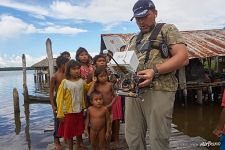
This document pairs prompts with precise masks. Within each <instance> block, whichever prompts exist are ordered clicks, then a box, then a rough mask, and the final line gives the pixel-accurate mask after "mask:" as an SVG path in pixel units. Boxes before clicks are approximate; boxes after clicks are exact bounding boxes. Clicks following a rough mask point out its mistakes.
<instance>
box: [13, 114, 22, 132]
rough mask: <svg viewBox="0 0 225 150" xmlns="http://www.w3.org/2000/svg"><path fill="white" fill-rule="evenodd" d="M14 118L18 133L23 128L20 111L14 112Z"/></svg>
mask: <svg viewBox="0 0 225 150" xmlns="http://www.w3.org/2000/svg"><path fill="white" fill-rule="evenodd" d="M14 119H15V126H16V128H15V132H16V135H18V134H19V133H20V130H21V121H20V112H15V113H14Z"/></svg>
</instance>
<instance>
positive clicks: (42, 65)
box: [31, 58, 56, 68]
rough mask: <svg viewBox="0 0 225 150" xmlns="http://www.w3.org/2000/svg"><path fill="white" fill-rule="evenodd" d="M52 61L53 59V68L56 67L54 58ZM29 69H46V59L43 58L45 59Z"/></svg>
mask: <svg viewBox="0 0 225 150" xmlns="http://www.w3.org/2000/svg"><path fill="white" fill-rule="evenodd" d="M53 59H54V67H56V58H53ZM31 67H34V68H44V67H48V59H47V58H45V59H43V60H41V61H39V62H37V63H36V64H33V65H32V66H31Z"/></svg>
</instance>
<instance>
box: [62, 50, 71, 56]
mask: <svg viewBox="0 0 225 150" xmlns="http://www.w3.org/2000/svg"><path fill="white" fill-rule="evenodd" d="M64 55H68V56H70V53H69V52H67V51H64V52H62V53H60V56H64Z"/></svg>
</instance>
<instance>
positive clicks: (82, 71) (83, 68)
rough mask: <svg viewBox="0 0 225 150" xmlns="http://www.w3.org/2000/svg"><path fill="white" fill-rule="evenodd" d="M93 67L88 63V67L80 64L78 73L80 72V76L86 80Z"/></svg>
mask: <svg viewBox="0 0 225 150" xmlns="http://www.w3.org/2000/svg"><path fill="white" fill-rule="evenodd" d="M93 70H94V68H93V66H92V65H89V66H88V67H86V66H81V67H80V74H81V77H82V78H83V79H84V80H87V78H88V75H89V74H91V73H92V72H93Z"/></svg>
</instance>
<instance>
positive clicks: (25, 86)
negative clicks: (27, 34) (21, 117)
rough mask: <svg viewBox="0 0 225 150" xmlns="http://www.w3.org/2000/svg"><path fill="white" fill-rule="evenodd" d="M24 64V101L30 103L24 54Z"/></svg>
mask: <svg viewBox="0 0 225 150" xmlns="http://www.w3.org/2000/svg"><path fill="white" fill-rule="evenodd" d="M22 64H23V94H24V100H25V101H26V102H28V101H29V98H28V89H27V73H26V57H25V55H24V54H23V55H22Z"/></svg>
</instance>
